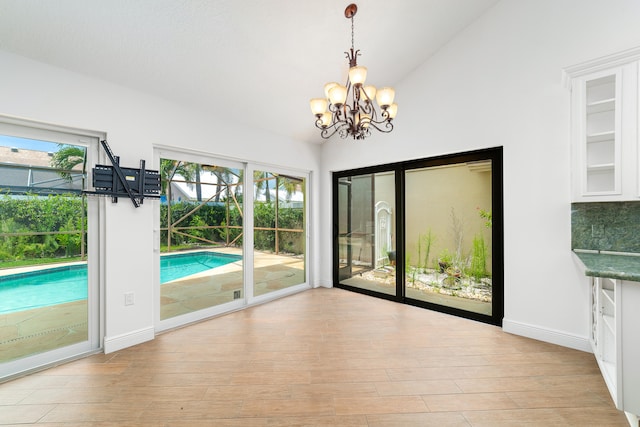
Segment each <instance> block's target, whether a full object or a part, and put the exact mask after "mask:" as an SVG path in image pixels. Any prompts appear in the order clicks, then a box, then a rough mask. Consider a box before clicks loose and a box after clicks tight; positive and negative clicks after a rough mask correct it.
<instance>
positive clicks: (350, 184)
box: [337, 171, 396, 295]
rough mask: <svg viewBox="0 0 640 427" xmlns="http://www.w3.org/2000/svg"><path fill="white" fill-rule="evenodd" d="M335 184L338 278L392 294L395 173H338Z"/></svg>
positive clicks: (393, 281) (359, 286) (393, 280)
mask: <svg viewBox="0 0 640 427" xmlns="http://www.w3.org/2000/svg"><path fill="white" fill-rule="evenodd" d="M337 185H338V187H337V195H338V216H337V226H338V236H337V243H338V282H339V283H340V284H343V285H347V286H350V287H354V288H358V289H361V290H363V291H372V292H379V293H383V294H388V295H395V294H396V268H395V266H396V250H395V240H394V235H395V233H394V231H393V230H394V226H395V215H394V211H395V173H394V172H393V171H388V172H380V173H366V174H354V175H347V176H342V177H340V178H338V180H337Z"/></svg>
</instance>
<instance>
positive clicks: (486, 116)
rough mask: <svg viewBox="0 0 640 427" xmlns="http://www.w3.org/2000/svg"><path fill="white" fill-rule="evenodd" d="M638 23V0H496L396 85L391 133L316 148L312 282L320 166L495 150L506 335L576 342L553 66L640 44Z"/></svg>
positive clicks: (579, 343) (327, 241)
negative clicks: (500, 184) (500, 153)
mask: <svg viewBox="0 0 640 427" xmlns="http://www.w3.org/2000/svg"><path fill="white" fill-rule="evenodd" d="M638 22H640V2H638V1H637V0H607V1H602V0H598V1H596V0H589V1H585V0H562V1H557V0H503V1H501V2H499V3H498V4H497V5H496V6H495V7H494V8H492V9H491V10H489V12H488V13H486V14H485V15H484V16H483V17H482V18H481V19H480V20H478V21H476V22H475V23H473V24H472V25H471V26H469V27H467V29H465V30H464V31H463V32H462V33H460V34H459V35H458V36H457V37H456V38H455V39H453V40H452V41H451V42H450V43H449V44H448V45H446V46H445V47H443V48H442V49H441V50H440V51H438V53H436V54H435V55H434V56H433V57H431V58H430V59H429V60H428V61H427V62H426V63H424V64H423V65H422V66H421V67H419V68H418V69H416V70H415V72H414V73H413V74H412V75H410V76H409V77H408V78H407V79H405V80H403V81H402V82H401V83H400V84H398V85H397V87H396V100H397V102H398V104H399V113H398V118H397V119H396V120H395V123H396V129H395V130H394V132H393V133H391V134H389V135H376V136H375V137H371V138H369V139H368V140H366V141H365V142H353V141H348V140H347V141H343V140H339V139H337V140H331V141H329V142H327V143H325V144H324V145H323V151H322V167H323V173H322V182H321V191H322V200H324V203H323V204H322V206H323V208H322V209H323V210H322V219H323V221H322V228H323V230H325V231H324V232H323V233H322V241H321V245H322V253H323V254H324V256H323V257H321V260H322V274H323V276H322V277H321V282H322V283H323V284H324V285H329V284H330V283H331V265H330V263H331V256H330V254H331V203H330V200H331V198H330V197H331V185H330V184H331V180H330V173H329V172H330V171H333V170H343V169H350V168H353V167H359V166H366V165H374V164H381V163H388V162H394V161H400V160H406V159H413V158H423V157H429V156H433V155H439V154H444V153H452V152H459V151H466V150H472V149H477V148H484V147H493V146H504V215H505V223H504V235H505V260H504V264H505V317H504V320H505V323H504V327H505V330H508V331H512V332H515V333H519V334H523V335H527V336H531V337H536V338H539V339H543V340H546V341H550V342H556V343H560V344H563V345H567V346H571V347H574V348H583V349H587V348H588V343H587V336H588V293H587V286H586V281H585V279H584V277H583V276H582V275H581V274H580V272H579V270H578V269H577V267H576V265H575V264H574V262H573V260H572V258H571V253H570V237H571V236H570V171H569V165H570V157H569V153H570V146H569V119H570V117H569V116H570V111H569V109H570V104H569V91H568V90H567V89H566V88H565V87H564V86H563V85H562V69H563V68H564V67H567V66H570V65H573V64H576V63H579V62H582V61H585V60H589V59H593V58H597V57H600V56H604V55H606V54H610V53H614V52H617V51H621V50H625V49H628V48H631V47H635V46H638V45H640V25H638ZM419 45H420V42H419V41H418V40H417V41H416V48H419ZM374 71H375V70H371V72H374Z"/></svg>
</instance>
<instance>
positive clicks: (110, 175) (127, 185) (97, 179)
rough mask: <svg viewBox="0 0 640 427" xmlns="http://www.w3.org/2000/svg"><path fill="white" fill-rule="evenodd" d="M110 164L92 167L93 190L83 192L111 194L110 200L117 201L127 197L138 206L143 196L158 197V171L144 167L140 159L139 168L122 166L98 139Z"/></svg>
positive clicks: (105, 143) (108, 148)
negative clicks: (119, 198)
mask: <svg viewBox="0 0 640 427" xmlns="http://www.w3.org/2000/svg"><path fill="white" fill-rule="evenodd" d="M100 144H102V147H103V148H104V151H105V152H106V153H107V157H109V160H111V164H112V166H109V165H96V167H95V168H93V187H94V188H95V191H85V192H84V193H85V194H93V195H98V196H111V202H113V203H118V197H129V199H131V203H133V206H135V207H136V208H137V207H140V205H141V204H142V202H143V201H144V198H145V197H150V198H155V199H159V198H160V173H159V172H158V171H156V170H147V169H145V161H144V160H140V168H139V169H134V168H123V167H121V166H120V157H118V156H115V155H114V154H113V152H112V151H111V148H110V147H109V144H107V141H105V140H103V141H100Z"/></svg>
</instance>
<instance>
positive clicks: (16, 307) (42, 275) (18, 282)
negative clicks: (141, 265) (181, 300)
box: [0, 252, 242, 314]
mask: <svg viewBox="0 0 640 427" xmlns="http://www.w3.org/2000/svg"><path fill="white" fill-rule="evenodd" d="M241 258H242V257H241V256H240V255H228V254H220V253H216V252H191V253H186V254H176V255H164V256H162V257H160V283H167V282H171V281H173V280H176V279H180V278H182V277H186V276H190V275H192V274H196V273H200V272H202V271H206V270H209V269H211V268H216V267H220V266H223V265H225V264H229V263H232V262H234V261H238V260H240V259H241ZM84 299H87V266H86V265H71V266H64V267H56V268H49V269H42V270H38V271H32V272H28V273H18V274H12V275H9V276H0V314H4V313H11V312H15V311H22V310H28V309H31V308H38V307H45V306H49V305H55V304H63V303H66V302H72V301H79V300H84Z"/></svg>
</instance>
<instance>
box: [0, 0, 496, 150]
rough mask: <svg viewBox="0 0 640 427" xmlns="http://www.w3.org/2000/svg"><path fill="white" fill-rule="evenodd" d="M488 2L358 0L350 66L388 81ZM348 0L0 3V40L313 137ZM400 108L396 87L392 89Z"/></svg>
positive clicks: (39, 56) (344, 45) (341, 68)
mask: <svg viewBox="0 0 640 427" xmlns="http://www.w3.org/2000/svg"><path fill="white" fill-rule="evenodd" d="M497 1H498V0H395V1H388V0H361V1H360V2H359V3H358V9H359V10H358V13H357V15H356V16H355V47H356V49H360V50H361V54H362V56H361V57H360V58H359V64H360V65H365V66H367V67H368V69H369V73H368V74H369V76H368V80H367V81H368V83H371V84H374V85H376V86H395V85H397V84H398V82H400V81H401V80H402V79H403V78H404V77H405V76H406V75H407V74H408V73H410V72H411V71H412V70H414V69H415V68H416V67H417V66H418V65H420V64H421V63H422V62H424V61H425V60H426V59H427V58H428V57H429V56H431V55H432V54H433V53H434V52H435V51H436V50H438V49H439V48H440V47H441V46H442V45H444V44H445V43H447V41H449V40H450V39H451V38H452V37H454V36H455V35H456V34H457V33H458V32H459V31H461V30H462V29H463V28H465V27H466V26H467V25H469V24H470V23H471V22H472V21H474V20H475V19H476V18H477V17H478V16H480V15H481V14H482V13H483V12H485V11H486V10H487V9H488V8H490V7H491V6H493V5H494V4H495V3H496V2H497ZM348 4H349V1H348V0H339V1H338V0H323V1H303V0H0V49H4V50H7V51H11V52H14V53H17V54H20V55H23V56H26V57H29V58H33V59H36V60H39V61H42V62H45V63H49V64H52V65H55V66H58V67H62V68H66V69H68V70H72V71H75V72H79V73H82V74H85V75H88V76H93V77H97V78H100V79H104V80H107V81H110V82H114V83H118V84H121V85H124V86H128V87H130V88H134V89H137V90H140V91H144V92H147V93H150V94H154V95H157V96H160V97H162V98H165V99H168V100H171V101H174V102H177V103H180V104H184V105H190V106H194V107H197V108H203V109H206V110H207V111H210V112H211V114H212V115H220V116H221V117H230V116H232V117H233V118H234V119H235V120H238V121H239V122H241V123H246V124H249V125H251V126H255V127H257V128H261V129H265V130H268V131H272V132H275V133H278V134H282V135H285V136H288V137H291V138H295V139H298V140H302V141H312V142H321V141H322V140H321V139H320V138H319V136H318V132H316V129H315V127H314V124H313V123H314V118H313V116H312V115H311V111H310V109H309V105H308V101H309V99H310V98H313V97H318V96H322V94H323V91H322V86H323V85H324V83H326V82H328V81H334V80H335V81H339V82H343V81H345V80H346V72H347V68H348V64H347V60H346V58H345V57H344V53H343V52H345V51H346V50H348V49H349V48H350V47H351V23H350V20H348V19H346V18H345V17H344V9H345V7H346V6H347V5H348ZM396 100H397V102H398V104H399V106H400V107H399V114H402V93H397V94H396Z"/></svg>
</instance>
